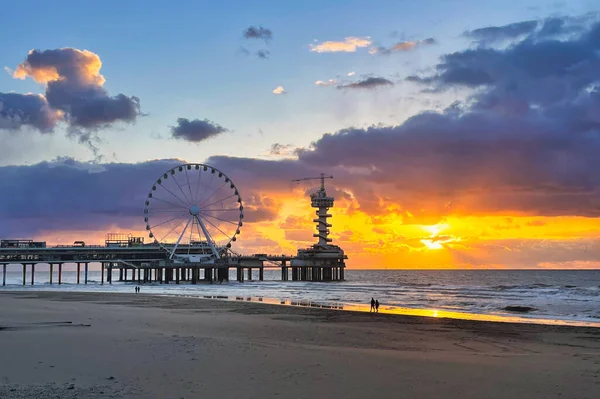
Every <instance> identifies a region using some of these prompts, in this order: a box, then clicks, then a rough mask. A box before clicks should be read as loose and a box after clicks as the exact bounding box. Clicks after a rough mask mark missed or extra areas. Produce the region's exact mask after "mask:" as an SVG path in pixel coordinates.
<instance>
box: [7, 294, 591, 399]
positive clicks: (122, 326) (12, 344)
mask: <svg viewBox="0 0 600 399" xmlns="http://www.w3.org/2000/svg"><path fill="white" fill-rule="evenodd" d="M0 359H1V361H0V398H40V399H45V398H200V397H203V398H204V397H206V398H236V399H239V398H261V399H265V398H314V399H319V398H328V399H330V398H361V399H362V398H366V397H372V398H440V397H444V398H461V399H469V398H598V397H600V329H597V328H583V327H560V326H544V325H525V324H510V323H491V322H479V321H468V320H451V319H441V318H427V317H411V316H397V315H384V314H379V315H373V314H368V313H354V312H342V311H335V310H325V309H311V308H296V307H285V306H272V305H264V304H259V303H246V302H226V301H216V300H206V299H197V298H181V297H157V296H150V295H145V294H139V295H135V294H114V293H66V292H14V291H13V292H0Z"/></svg>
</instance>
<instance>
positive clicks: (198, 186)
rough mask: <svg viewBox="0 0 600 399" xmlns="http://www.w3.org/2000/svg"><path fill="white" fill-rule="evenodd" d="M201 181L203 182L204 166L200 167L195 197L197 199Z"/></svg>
mask: <svg viewBox="0 0 600 399" xmlns="http://www.w3.org/2000/svg"><path fill="white" fill-rule="evenodd" d="M200 183H202V167H200V168H198V185H196V196H195V197H194V200H196V201H197V200H198V198H199V197H198V196H199V191H200Z"/></svg>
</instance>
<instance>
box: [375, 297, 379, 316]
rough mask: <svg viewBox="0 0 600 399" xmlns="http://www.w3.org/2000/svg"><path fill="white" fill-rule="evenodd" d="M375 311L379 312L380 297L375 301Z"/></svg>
mask: <svg viewBox="0 0 600 399" xmlns="http://www.w3.org/2000/svg"><path fill="white" fill-rule="evenodd" d="M375 313H379V299H377V300H376V301H375Z"/></svg>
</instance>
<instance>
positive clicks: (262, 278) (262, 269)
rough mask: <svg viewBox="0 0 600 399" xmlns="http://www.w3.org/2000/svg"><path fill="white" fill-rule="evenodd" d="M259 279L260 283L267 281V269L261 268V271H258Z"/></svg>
mask: <svg viewBox="0 0 600 399" xmlns="http://www.w3.org/2000/svg"><path fill="white" fill-rule="evenodd" d="M258 279H259V280H260V281H264V279H265V268H264V267H261V268H260V269H258Z"/></svg>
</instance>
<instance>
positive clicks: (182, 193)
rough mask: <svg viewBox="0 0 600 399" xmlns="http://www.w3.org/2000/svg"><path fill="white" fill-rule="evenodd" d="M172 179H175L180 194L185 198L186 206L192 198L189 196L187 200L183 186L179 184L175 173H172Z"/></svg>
mask: <svg viewBox="0 0 600 399" xmlns="http://www.w3.org/2000/svg"><path fill="white" fill-rule="evenodd" d="M173 180H175V183H176V184H177V187H179V191H181V195H183V198H185V200H186V201H187V203H188V206H189V204H190V201H191V200H192V199H191V198H190V199H189V200H188V197H187V195H185V193H184V192H183V188H181V184H179V182H178V181H177V178H176V177H175V175H173Z"/></svg>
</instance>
